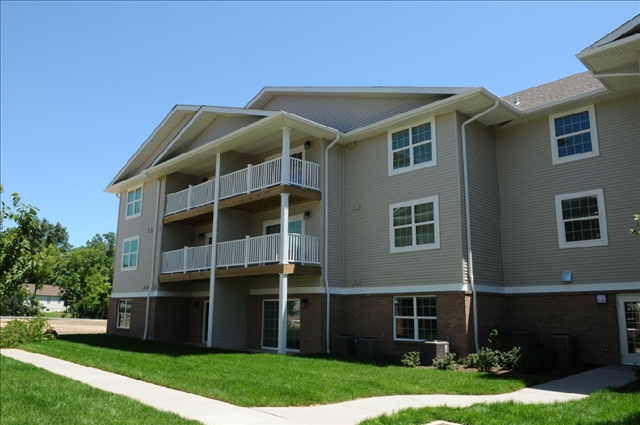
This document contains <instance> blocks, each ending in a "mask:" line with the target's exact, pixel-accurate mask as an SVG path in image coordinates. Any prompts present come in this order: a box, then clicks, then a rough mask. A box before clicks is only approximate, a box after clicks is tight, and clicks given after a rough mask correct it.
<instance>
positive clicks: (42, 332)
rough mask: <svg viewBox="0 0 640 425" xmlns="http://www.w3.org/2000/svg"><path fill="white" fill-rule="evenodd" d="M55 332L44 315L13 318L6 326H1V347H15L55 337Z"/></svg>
mask: <svg viewBox="0 0 640 425" xmlns="http://www.w3.org/2000/svg"><path fill="white" fill-rule="evenodd" d="M47 332H48V333H47ZM53 332H55V331H54V330H53V329H52V328H51V325H49V321H48V320H47V319H45V318H44V317H34V318H33V319H29V320H12V321H10V322H8V323H7V324H6V325H5V327H4V328H0V348H14V347H17V346H18V345H20V344H24V343H27V342H36V341H43V340H45V339H53V338H54V333H53Z"/></svg>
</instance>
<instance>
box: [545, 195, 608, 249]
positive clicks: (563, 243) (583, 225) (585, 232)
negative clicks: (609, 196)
mask: <svg viewBox="0 0 640 425" xmlns="http://www.w3.org/2000/svg"><path fill="white" fill-rule="evenodd" d="M556 218H557V221H558V245H559V247H560V248H574V247H585V246H601V245H608V244H609V240H608V238H607V220H606V215H605V206H604V192H603V191H602V189H596V190H591V191H586V192H579V193H568V194H564V195H556Z"/></svg>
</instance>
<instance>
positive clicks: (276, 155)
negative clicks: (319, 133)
mask: <svg viewBox="0 0 640 425" xmlns="http://www.w3.org/2000/svg"><path fill="white" fill-rule="evenodd" d="M300 152H302V160H303V161H304V160H305V158H306V156H307V154H306V152H305V149H304V145H300V146H296V147H295V148H290V149H289V156H291V154H294V153H300ZM281 156H282V152H278V153H274V154H273V155H269V156H268V157H266V158H265V159H264V162H267V161H271V160H272V159H276V158H280V157H281Z"/></svg>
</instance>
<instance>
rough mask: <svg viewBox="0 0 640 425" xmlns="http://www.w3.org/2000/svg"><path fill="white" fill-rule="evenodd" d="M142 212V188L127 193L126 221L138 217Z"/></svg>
mask: <svg viewBox="0 0 640 425" xmlns="http://www.w3.org/2000/svg"><path fill="white" fill-rule="evenodd" d="M141 212H142V186H140V187H139V188H137V189H134V190H130V191H128V192H127V212H126V215H125V218H126V219H130V218H133V217H138V216H139V215H140V214H141Z"/></svg>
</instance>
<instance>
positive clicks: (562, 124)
mask: <svg viewBox="0 0 640 425" xmlns="http://www.w3.org/2000/svg"><path fill="white" fill-rule="evenodd" d="M549 130H550V132H551V162H552V164H554V165H555V164H562V163H564V162H570V161H575V160H577V159H584V158H590V157H592V156H598V155H600V149H599V147H598V131H597V128H596V112H595V109H594V108H593V105H591V106H588V107H587V108H585V109H579V110H575V111H571V112H570V113H568V114H567V113H563V114H556V115H551V116H550V117H549Z"/></svg>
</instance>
